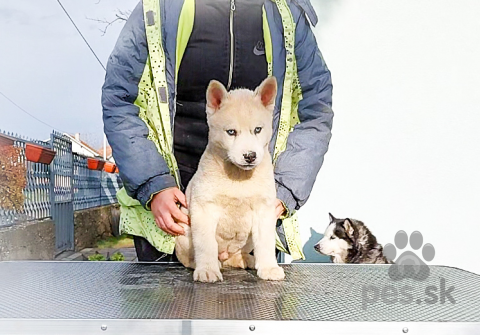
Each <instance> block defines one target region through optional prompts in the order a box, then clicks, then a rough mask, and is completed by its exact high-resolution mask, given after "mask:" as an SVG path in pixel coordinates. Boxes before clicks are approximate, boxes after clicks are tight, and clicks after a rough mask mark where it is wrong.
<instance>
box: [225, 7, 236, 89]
mask: <svg viewBox="0 0 480 335" xmlns="http://www.w3.org/2000/svg"><path fill="white" fill-rule="evenodd" d="M234 11H235V0H230V71H229V73H228V85H227V90H229V89H230V86H231V85H232V77H233V59H234V46H235V40H234V36H233V12H234Z"/></svg>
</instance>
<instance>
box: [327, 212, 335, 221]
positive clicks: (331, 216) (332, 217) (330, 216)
mask: <svg viewBox="0 0 480 335" xmlns="http://www.w3.org/2000/svg"><path fill="white" fill-rule="evenodd" d="M328 217H329V218H330V223H332V222H334V221H335V217H334V216H333V215H332V213H328Z"/></svg>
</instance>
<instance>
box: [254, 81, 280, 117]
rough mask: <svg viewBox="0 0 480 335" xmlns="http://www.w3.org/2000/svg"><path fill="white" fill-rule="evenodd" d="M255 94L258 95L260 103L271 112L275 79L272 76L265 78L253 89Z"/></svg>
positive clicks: (273, 103) (275, 85)
mask: <svg viewBox="0 0 480 335" xmlns="http://www.w3.org/2000/svg"><path fill="white" fill-rule="evenodd" d="M255 95H256V96H258V97H260V100H261V101H262V105H264V106H265V107H266V108H267V109H268V110H270V111H272V112H273V108H274V107H275V98H276V97H277V79H276V78H275V77H273V76H271V77H268V78H267V79H265V80H264V81H263V82H262V83H261V84H260V86H258V87H257V88H256V89H255Z"/></svg>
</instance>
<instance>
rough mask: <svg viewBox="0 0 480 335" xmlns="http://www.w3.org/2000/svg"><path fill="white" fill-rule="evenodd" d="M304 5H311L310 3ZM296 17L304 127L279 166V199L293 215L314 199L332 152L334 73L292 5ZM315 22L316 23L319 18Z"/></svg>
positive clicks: (298, 129) (293, 136)
mask: <svg viewBox="0 0 480 335" xmlns="http://www.w3.org/2000/svg"><path fill="white" fill-rule="evenodd" d="M302 4H306V5H309V2H308V1H303V2H302ZM310 6H311V5H310ZM310 9H312V8H310ZM306 10H308V9H307V8H306ZM292 14H293V17H294V18H296V19H295V22H297V27H296V34H295V56H296V60H297V68H298V76H299V80H300V86H301V88H302V95H303V99H302V100H301V101H300V103H299V105H298V116H299V119H300V123H299V124H297V125H296V126H295V128H294V130H293V131H292V132H291V133H290V134H289V137H288V140H287V147H286V150H285V151H284V152H283V153H282V154H281V155H280V156H279V157H278V160H277V163H276V166H275V181H276V183H277V197H278V198H279V199H280V200H281V201H282V202H283V203H284V204H285V205H286V207H287V211H288V213H290V214H291V213H293V211H295V210H298V209H299V208H300V207H301V206H303V205H304V204H305V202H306V201H307V199H308V198H309V196H310V193H311V191H312V188H313V184H314V182H315V179H316V177H317V174H318V172H319V170H320V168H321V166H322V164H323V159H324V155H325V153H326V152H327V150H328V145H329V142H330V138H331V130H332V122H333V111H332V108H331V107H332V82H331V76H330V71H329V70H328V68H327V66H326V64H325V62H324V60H323V57H322V55H321V53H320V51H319V49H318V46H317V42H316V40H315V36H314V34H313V32H312V30H311V28H310V25H309V23H308V21H307V19H306V16H305V13H304V11H303V9H301V8H300V7H298V6H297V5H292ZM309 15H315V13H314V12H313V14H312V13H309ZM311 18H312V17H311ZM313 19H315V20H316V16H315V17H314V18H313Z"/></svg>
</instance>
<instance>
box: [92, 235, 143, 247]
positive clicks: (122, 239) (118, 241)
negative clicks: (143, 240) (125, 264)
mask: <svg viewBox="0 0 480 335" xmlns="http://www.w3.org/2000/svg"><path fill="white" fill-rule="evenodd" d="M133 247H134V244H133V238H132V237H131V236H129V235H122V236H119V237H115V236H112V237H108V238H106V239H105V240H102V241H99V242H98V243H97V248H98V249H120V248H133Z"/></svg>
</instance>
